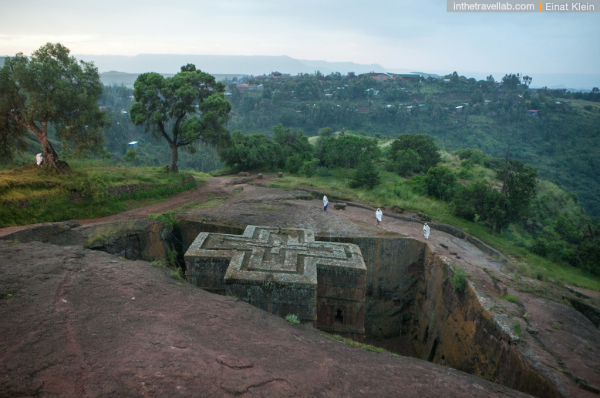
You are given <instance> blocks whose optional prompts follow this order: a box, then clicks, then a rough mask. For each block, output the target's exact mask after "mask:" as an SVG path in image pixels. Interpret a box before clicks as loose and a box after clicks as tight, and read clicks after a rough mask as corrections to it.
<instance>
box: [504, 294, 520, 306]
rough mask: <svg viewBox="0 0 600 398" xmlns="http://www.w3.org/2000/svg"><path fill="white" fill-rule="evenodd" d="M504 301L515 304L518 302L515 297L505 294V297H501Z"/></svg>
mask: <svg viewBox="0 0 600 398" xmlns="http://www.w3.org/2000/svg"><path fill="white" fill-rule="evenodd" d="M502 298H503V299H504V300H506V301H509V302H511V303H514V304H517V303H518V302H519V299H518V298H516V297H515V296H513V295H512V294H507V295H506V296H504V297H502Z"/></svg>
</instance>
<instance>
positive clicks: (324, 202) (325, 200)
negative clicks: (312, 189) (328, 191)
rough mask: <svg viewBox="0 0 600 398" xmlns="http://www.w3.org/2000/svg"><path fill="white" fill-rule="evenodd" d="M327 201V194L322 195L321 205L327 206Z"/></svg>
mask: <svg viewBox="0 0 600 398" xmlns="http://www.w3.org/2000/svg"><path fill="white" fill-rule="evenodd" d="M327 203H329V201H328V200H327V196H323V207H325V206H327Z"/></svg>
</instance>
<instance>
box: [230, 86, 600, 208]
mask: <svg viewBox="0 0 600 398" xmlns="http://www.w3.org/2000/svg"><path fill="white" fill-rule="evenodd" d="M448 78H449V79H448V80H449V81H444V80H443V79H427V80H424V81H422V82H397V81H394V82H377V81H375V80H373V79H370V78H358V77H356V78H354V79H350V78H349V77H348V76H341V75H330V76H321V75H317V76H314V75H303V76H301V77H298V78H296V79H290V80H283V81H266V82H262V81H256V82H255V83H261V82H262V83H263V84H264V87H265V88H264V90H263V91H262V92H258V91H239V90H237V89H235V88H234V87H232V88H231V91H232V94H233V95H232V105H233V110H232V114H231V120H230V123H229V128H230V130H236V129H239V130H241V131H242V132H243V133H245V134H248V133H253V132H261V133H264V134H266V135H269V134H270V130H271V128H272V126H274V125H276V124H278V123H282V124H283V125H284V126H285V127H291V128H294V129H300V130H302V131H304V133H305V134H307V135H309V136H311V135H316V134H317V132H318V131H319V129H321V128H323V127H331V128H333V129H334V130H346V131H348V130H351V131H355V132H358V131H361V130H362V132H364V133H365V134H366V135H369V136H376V137H396V136H398V135H400V134H406V133H423V134H429V135H431V136H433V137H434V138H435V140H436V144H437V145H438V146H440V147H444V148H447V149H448V150H450V151H456V150H460V149H465V148H478V149H481V150H482V151H483V152H485V153H486V154H488V155H491V156H495V157H504V155H505V153H506V151H507V148H508V147H510V156H511V157H512V158H516V159H519V160H521V161H523V162H524V163H528V164H531V165H533V166H535V167H537V168H538V169H539V172H540V176H541V177H543V178H544V179H547V180H550V181H552V180H556V181H559V182H560V184H562V186H564V187H565V189H567V190H569V191H570V192H574V193H575V194H577V196H578V198H579V200H580V201H581V204H582V205H583V207H584V208H585V210H586V212H587V213H588V214H590V215H595V216H600V201H598V199H597V198H598V197H600V176H599V175H598V173H596V170H597V169H598V168H599V167H600V160H599V159H600V102H599V101H600V94H597V93H596V94H591V93H590V94H569V93H564V92H561V91H551V90H536V91H534V90H529V89H528V88H527V86H525V85H516V86H514V87H505V85H503V84H496V83H494V82H493V80H491V81H476V80H475V79H467V78H465V77H459V76H448ZM459 106H462V108H461V109H460V110H457V109H456V107H459ZM409 107H411V108H409ZM528 110H537V111H538V113H537V116H535V117H531V116H530V115H529V113H528Z"/></svg>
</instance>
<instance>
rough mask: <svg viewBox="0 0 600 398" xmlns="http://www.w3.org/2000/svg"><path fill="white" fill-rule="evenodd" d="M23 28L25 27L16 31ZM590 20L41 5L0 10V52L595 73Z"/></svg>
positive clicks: (326, 1) (293, 8) (431, 3)
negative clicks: (42, 49) (44, 49)
mask: <svg viewBox="0 0 600 398" xmlns="http://www.w3.org/2000/svg"><path fill="white" fill-rule="evenodd" d="M24 21H26V23H24ZM599 33H600V24H598V21H597V14H543V13H531V14H501V13H488V14H483V13H481V14H467V13H464V14H462V13H447V12H446V4H445V2H443V1H439V0H425V1H412V2H406V1H397V0H395V1H387V0H386V1H379V2H374V3H367V2H364V1H357V0H347V1H340V0H319V1H317V0H305V1H292V0H279V1H267V0H243V1H242V0H229V1H226V0H220V1H218V2H217V1H204V0H200V1H187V0H174V1H169V2H168V3H167V2H165V1H158V0H147V1H139V0H133V1H126V2H124V1H116V0H106V1H103V2H94V3H92V2H82V1H64V0H63V1H61V0H58V1H54V2H47V1H39V0H24V1H19V2H10V3H6V5H3V13H2V15H0V54H14V53H16V52H18V51H23V52H25V53H31V52H32V51H34V50H35V49H37V48H38V47H39V46H41V45H43V44H44V43H46V42H48V41H51V42H57V41H58V42H61V43H63V44H65V45H66V46H67V47H69V48H70V49H71V50H72V52H74V53H80V54H121V55H135V54H139V53H155V54H156V53H171V54H177V53H179V54H182V53H189V54H223V55H224V54H240V55H289V56H291V57H295V58H301V59H325V60H328V61H353V62H358V63H369V64H370V63H379V64H383V65H385V66H386V67H389V68H406V69H420V70H433V69H435V70H448V71H451V70H465V71H466V70H491V69H496V70H497V69H505V70H506V71H507V72H508V71H516V70H521V71H531V73H534V72H536V71H538V72H548V73H556V72H574V73H577V72H579V73H595V72H597V68H598V65H600V53H599V52H598V51H593V50H592V49H595V48H600V34H599Z"/></svg>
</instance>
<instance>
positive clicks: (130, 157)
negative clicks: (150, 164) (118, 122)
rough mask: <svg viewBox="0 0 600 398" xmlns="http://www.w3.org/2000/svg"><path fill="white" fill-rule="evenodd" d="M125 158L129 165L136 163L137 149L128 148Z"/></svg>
mask: <svg viewBox="0 0 600 398" xmlns="http://www.w3.org/2000/svg"><path fill="white" fill-rule="evenodd" d="M123 158H124V159H125V161H126V162H128V163H131V162H135V159H137V152H136V151H135V149H132V148H127V152H125V156H124V157H123Z"/></svg>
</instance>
